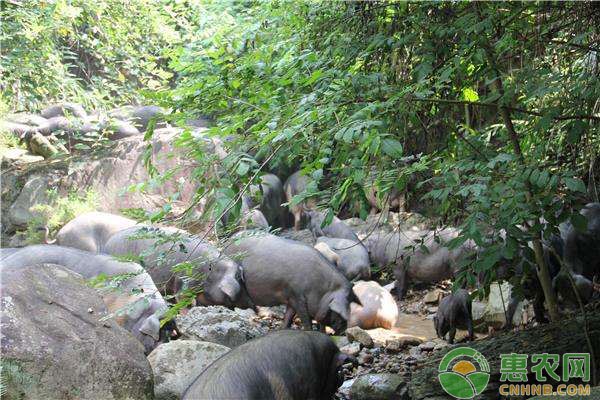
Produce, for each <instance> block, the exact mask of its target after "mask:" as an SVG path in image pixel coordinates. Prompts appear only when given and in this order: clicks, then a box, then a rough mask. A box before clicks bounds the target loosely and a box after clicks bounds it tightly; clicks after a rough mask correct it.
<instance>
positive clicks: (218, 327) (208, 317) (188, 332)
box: [177, 306, 267, 347]
mask: <svg viewBox="0 0 600 400" xmlns="http://www.w3.org/2000/svg"><path fill="white" fill-rule="evenodd" d="M252 315H253V316H254V314H252ZM177 326H178V327H179V329H180V331H181V333H182V335H183V337H184V338H186V339H193V340H199V341H204V342H212V343H218V344H221V345H223V346H227V347H236V346H239V345H241V344H243V343H246V342H247V341H248V340H251V339H254V338H256V337H259V336H263V335H265V334H266V333H267V332H266V330H265V328H263V327H262V326H260V325H259V324H258V323H257V322H255V321H254V320H253V317H248V314H247V313H239V312H236V311H232V310H229V309H227V308H225V307H221V306H210V307H194V308H192V309H191V310H189V312H188V313H187V314H186V315H179V316H178V317H177Z"/></svg>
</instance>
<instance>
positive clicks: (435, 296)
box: [423, 289, 444, 304]
mask: <svg viewBox="0 0 600 400" xmlns="http://www.w3.org/2000/svg"><path fill="white" fill-rule="evenodd" d="M443 295H444V292H443V291H441V290H440V289H434V290H431V291H429V292H427V294H425V297H423V301H424V302H425V304H438V302H439V299H440V297H441V296H443Z"/></svg>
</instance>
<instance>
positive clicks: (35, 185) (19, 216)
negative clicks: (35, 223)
mask: <svg viewBox="0 0 600 400" xmlns="http://www.w3.org/2000/svg"><path fill="white" fill-rule="evenodd" d="M48 189H49V180H48V178H47V177H44V176H42V175H32V176H30V177H29V179H27V181H26V183H25V185H24V186H23V189H21V192H20V193H19V195H18V196H17V198H16V200H15V201H14V202H13V203H12V204H11V205H10V208H9V209H8V218H9V220H10V222H11V223H12V224H13V225H16V226H20V227H26V226H27V224H28V223H29V222H30V221H31V220H32V219H34V218H35V217H36V213H35V212H34V211H32V210H31V208H32V207H33V206H34V205H36V204H48V194H47V191H48ZM2 219H3V220H4V218H2Z"/></svg>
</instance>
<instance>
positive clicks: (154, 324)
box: [140, 314, 160, 341]
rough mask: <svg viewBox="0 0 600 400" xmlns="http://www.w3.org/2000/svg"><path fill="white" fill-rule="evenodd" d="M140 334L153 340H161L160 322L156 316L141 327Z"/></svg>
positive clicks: (150, 317)
mask: <svg viewBox="0 0 600 400" xmlns="http://www.w3.org/2000/svg"><path fill="white" fill-rule="evenodd" d="M140 332H142V333H143V334H145V335H148V336H151V337H152V339H154V340H156V341H158V340H160V321H159V320H158V317H157V316H156V315H154V314H153V315H151V316H149V317H148V318H146V320H145V321H144V323H143V324H142V326H140Z"/></svg>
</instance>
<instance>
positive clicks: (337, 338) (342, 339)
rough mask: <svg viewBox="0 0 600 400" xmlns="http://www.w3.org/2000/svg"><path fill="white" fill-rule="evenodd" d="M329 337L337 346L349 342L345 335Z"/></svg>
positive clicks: (342, 345)
mask: <svg viewBox="0 0 600 400" xmlns="http://www.w3.org/2000/svg"><path fill="white" fill-rule="evenodd" d="M331 339H332V340H333V341H334V342H335V344H336V345H337V347H344V346H346V345H347V344H349V343H350V341H349V340H348V338H347V337H346V336H332V337H331Z"/></svg>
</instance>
